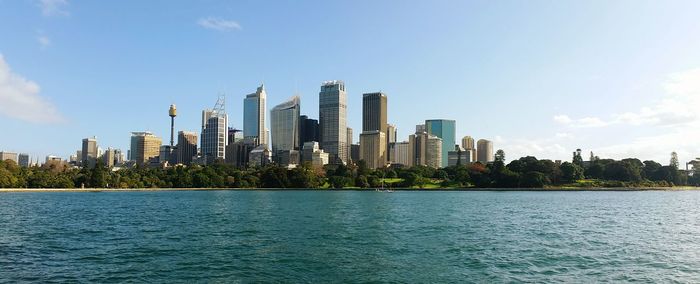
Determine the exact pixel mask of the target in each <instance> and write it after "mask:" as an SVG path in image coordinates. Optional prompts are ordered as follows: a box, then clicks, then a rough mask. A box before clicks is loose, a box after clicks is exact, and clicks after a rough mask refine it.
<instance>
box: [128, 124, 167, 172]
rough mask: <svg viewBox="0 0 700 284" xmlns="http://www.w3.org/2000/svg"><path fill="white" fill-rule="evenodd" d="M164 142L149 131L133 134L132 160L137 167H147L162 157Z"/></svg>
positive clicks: (130, 151)
mask: <svg viewBox="0 0 700 284" xmlns="http://www.w3.org/2000/svg"><path fill="white" fill-rule="evenodd" d="M161 144H162V140H161V139H160V138H159V137H157V136H155V135H153V133H151V132H148V131H143V132H131V149H130V150H129V153H131V160H132V161H134V162H136V164H137V165H142V166H143V165H147V164H148V163H149V162H150V161H151V160H152V159H155V158H158V157H159V155H160V145H161Z"/></svg>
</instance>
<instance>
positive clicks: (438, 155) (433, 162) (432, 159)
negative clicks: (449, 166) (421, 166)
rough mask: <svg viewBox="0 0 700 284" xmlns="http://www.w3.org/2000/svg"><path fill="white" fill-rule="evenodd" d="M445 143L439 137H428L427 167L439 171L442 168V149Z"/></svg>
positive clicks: (426, 148)
mask: <svg viewBox="0 0 700 284" xmlns="http://www.w3.org/2000/svg"><path fill="white" fill-rule="evenodd" d="M443 145H444V141H443V140H442V139H441V138H440V137H437V136H434V135H428V141H427V143H426V146H425V165H426V166H428V167H431V168H435V169H439V168H441V167H442V161H443V160H444V159H443V157H442V153H443V152H444V151H443V150H442V147H443Z"/></svg>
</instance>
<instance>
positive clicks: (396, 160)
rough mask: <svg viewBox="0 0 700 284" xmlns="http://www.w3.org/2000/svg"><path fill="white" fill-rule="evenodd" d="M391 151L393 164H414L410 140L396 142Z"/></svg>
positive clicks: (407, 165) (409, 165) (391, 146)
mask: <svg viewBox="0 0 700 284" xmlns="http://www.w3.org/2000/svg"><path fill="white" fill-rule="evenodd" d="M389 152H391V155H390V156H391V160H390V162H391V164H392V165H395V164H397V165H404V166H406V167H412V166H413V157H412V156H411V152H412V150H411V143H410V142H409V141H404V142H395V143H392V144H391V145H390V147H389Z"/></svg>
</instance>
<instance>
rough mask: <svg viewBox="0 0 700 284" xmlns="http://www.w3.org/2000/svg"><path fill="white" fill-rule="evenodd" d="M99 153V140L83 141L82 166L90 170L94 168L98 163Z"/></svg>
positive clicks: (87, 139)
mask: <svg viewBox="0 0 700 284" xmlns="http://www.w3.org/2000/svg"><path fill="white" fill-rule="evenodd" d="M97 152H98V148H97V138H95V137H92V138H85V139H83V147H82V152H81V153H82V157H81V158H80V161H81V162H82V166H83V167H88V168H90V169H92V168H94V167H95V164H96V163H97V157H98V153H97Z"/></svg>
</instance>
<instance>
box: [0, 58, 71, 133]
mask: <svg viewBox="0 0 700 284" xmlns="http://www.w3.org/2000/svg"><path fill="white" fill-rule="evenodd" d="M40 91H41V87H39V85H38V84H37V83H35V82H33V81H30V80H27V79H25V78H24V77H22V76H20V75H18V74H14V73H12V70H11V69H10V66H9V65H8V64H7V62H5V58H4V57H3V55H2V54H0V102H2V104H0V114H1V115H4V116H7V117H10V118H14V119H18V120H23V121H28V122H33V123H61V122H64V121H65V118H64V117H63V116H62V115H61V114H60V113H59V112H58V110H57V109H56V107H55V106H54V105H53V104H52V103H51V102H50V101H48V100H47V99H46V98H44V97H42V96H40V95H39V92H40Z"/></svg>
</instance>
